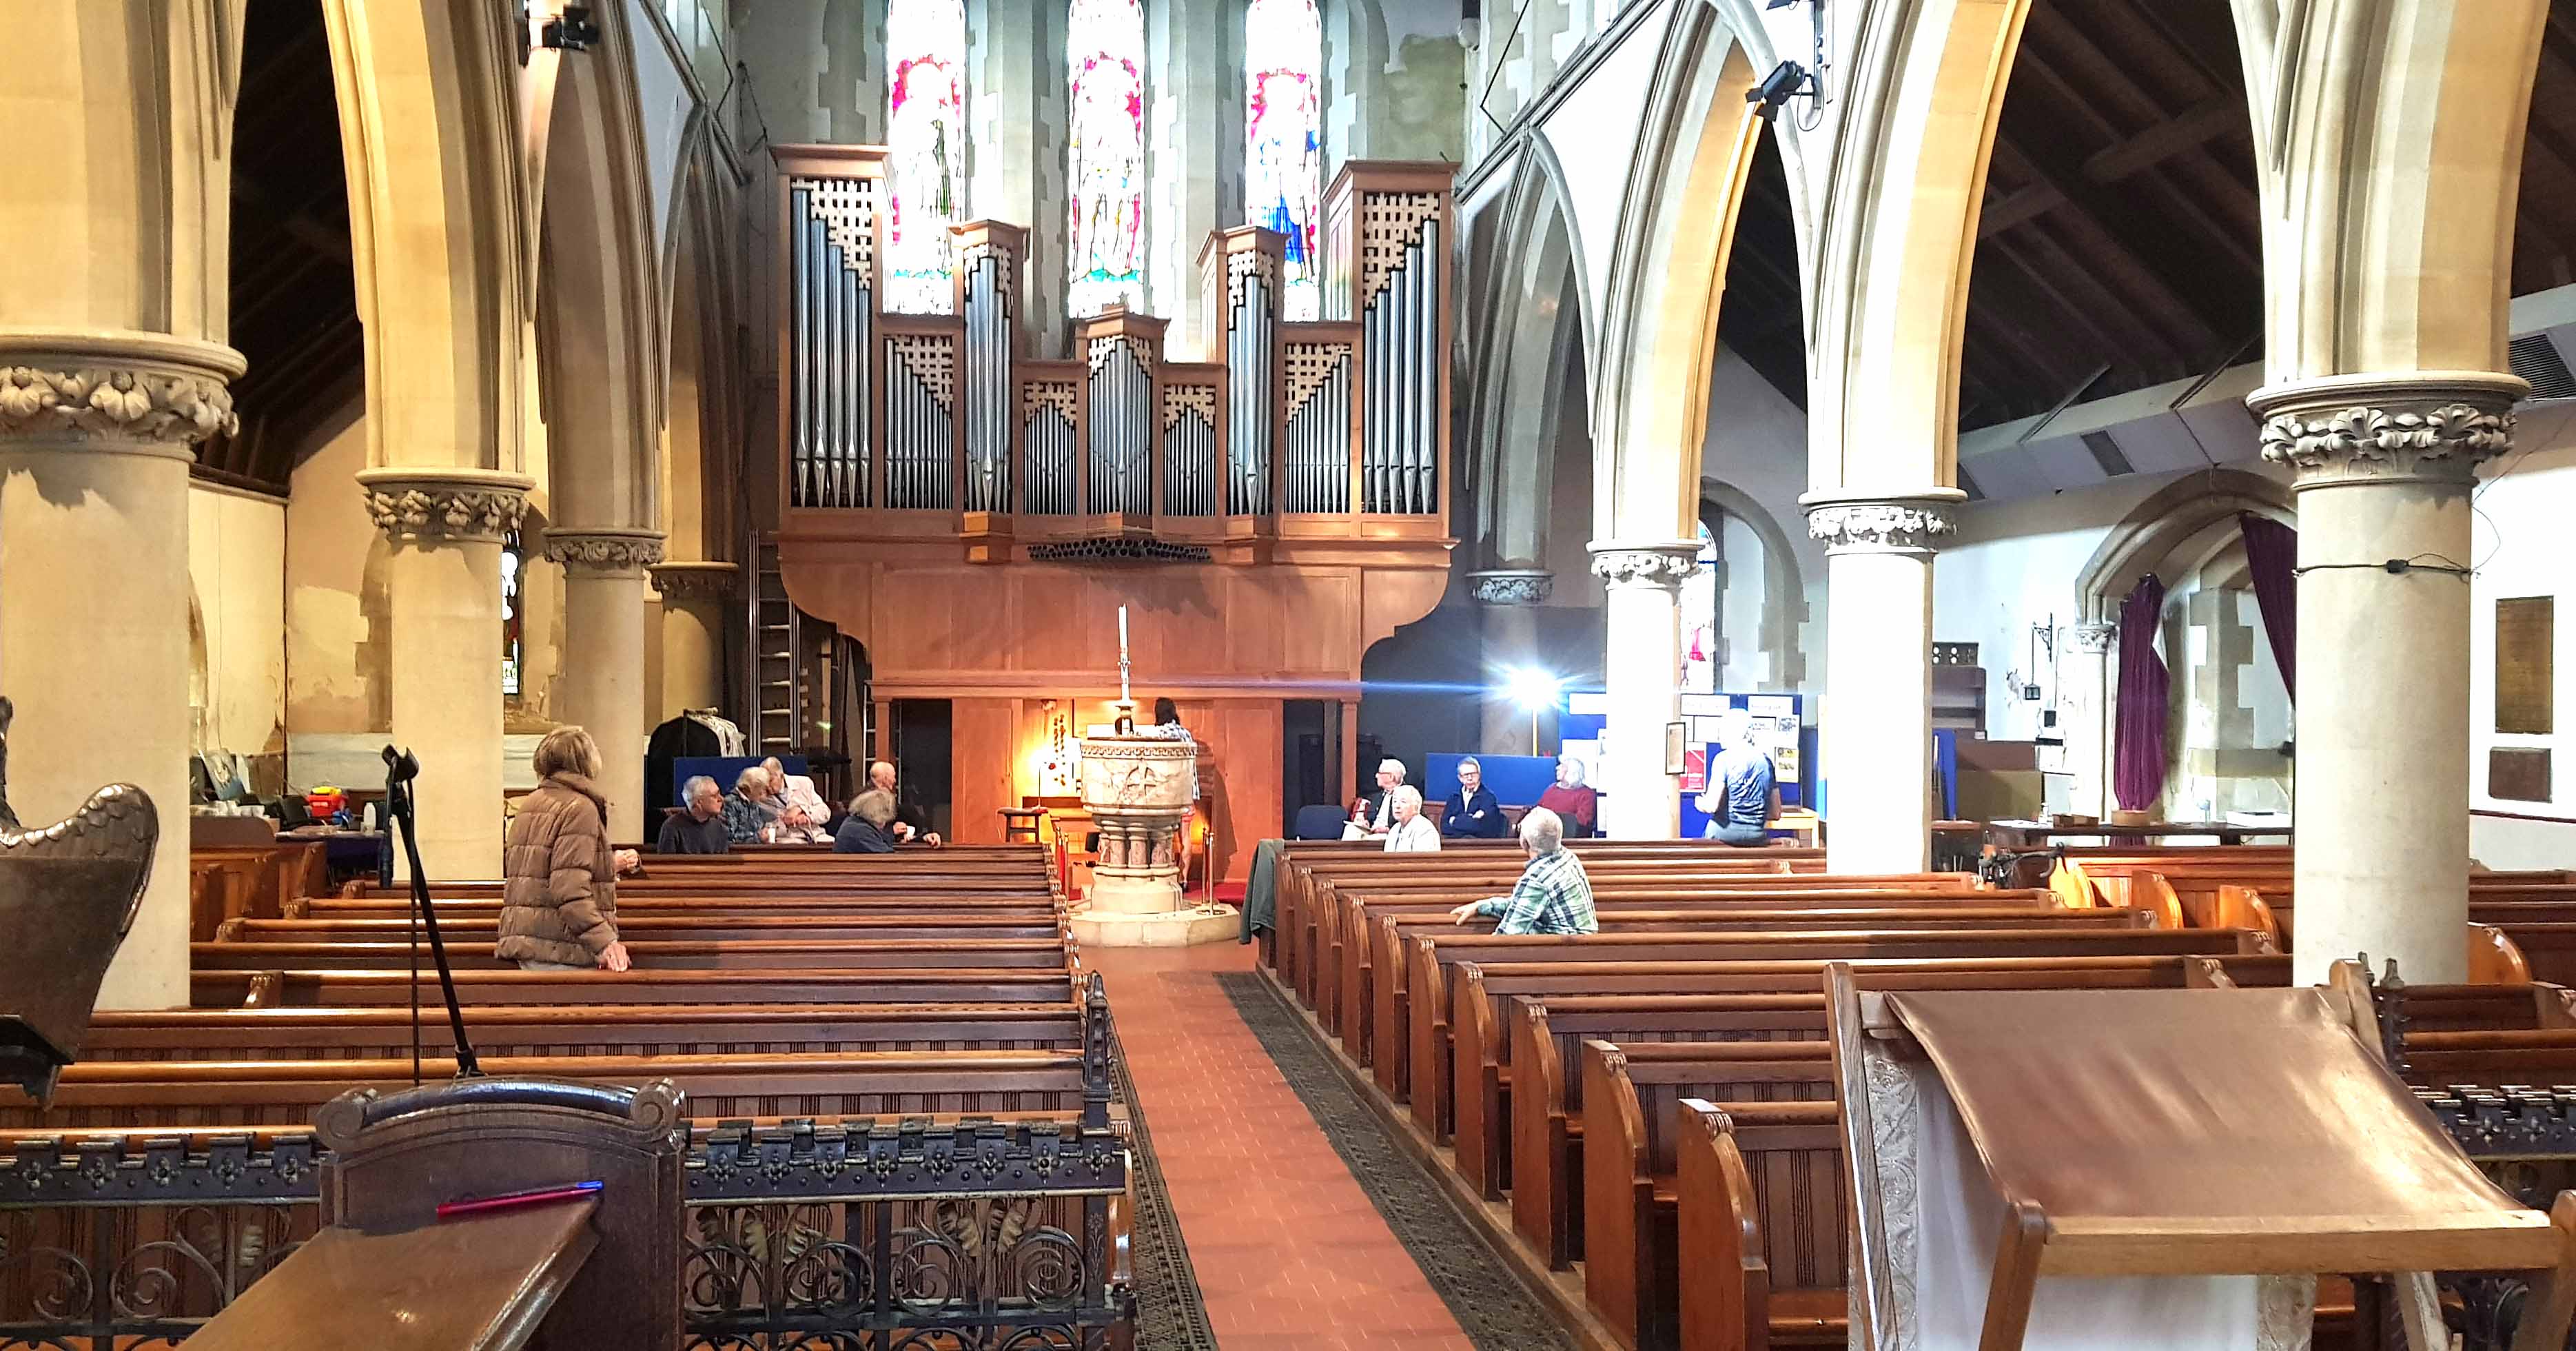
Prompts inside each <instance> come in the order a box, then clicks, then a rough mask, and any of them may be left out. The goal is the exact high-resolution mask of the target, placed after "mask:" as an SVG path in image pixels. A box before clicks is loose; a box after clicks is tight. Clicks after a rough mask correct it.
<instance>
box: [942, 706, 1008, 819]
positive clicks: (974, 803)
mask: <svg viewBox="0 0 2576 1351" xmlns="http://www.w3.org/2000/svg"><path fill="white" fill-rule="evenodd" d="M950 708H951V710H952V711H951V713H950V720H949V732H948V736H949V741H948V756H949V763H948V776H949V777H948V785H949V786H948V822H949V828H950V829H951V830H952V831H953V832H954V833H955V834H956V836H957V842H958V843H960V844H998V843H1000V842H1001V839H1002V817H1001V811H1002V808H1004V807H1016V806H1018V805H1020V790H1019V785H1018V777H1019V776H1018V772H1017V767H1018V764H1019V760H1020V750H1021V747H1020V701H1019V700H1017V699H958V700H955V701H953V702H952V703H951V705H950Z"/></svg>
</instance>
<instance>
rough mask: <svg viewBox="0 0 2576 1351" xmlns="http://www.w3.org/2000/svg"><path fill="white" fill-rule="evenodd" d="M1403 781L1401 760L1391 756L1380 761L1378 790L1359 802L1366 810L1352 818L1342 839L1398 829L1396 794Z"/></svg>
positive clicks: (1345, 828)
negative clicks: (1396, 822)
mask: <svg viewBox="0 0 2576 1351" xmlns="http://www.w3.org/2000/svg"><path fill="white" fill-rule="evenodd" d="M1403 782H1404V762H1403V761H1402V760H1398V759H1396V758H1394V757H1393V756H1389V757H1388V758H1386V759H1384V760H1380V761H1378V762H1377V788H1376V790H1375V791H1373V792H1370V793H1368V794H1366V795H1364V796H1363V797H1361V799H1360V801H1361V802H1362V803H1364V804H1366V808H1367V809H1366V810H1365V811H1363V812H1360V813H1356V814H1354V815H1353V816H1352V818H1351V823H1350V824H1349V825H1347V826H1344V827H1343V828H1342V838H1343V839H1345V840H1363V839H1366V838H1368V837H1369V836H1371V835H1383V834H1385V833H1387V832H1388V831H1390V830H1393V829H1395V805H1394V801H1393V794H1394V792H1395V789H1396V785H1398V784H1400V783H1403Z"/></svg>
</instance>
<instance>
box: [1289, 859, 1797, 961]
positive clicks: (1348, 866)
mask: <svg viewBox="0 0 2576 1351" xmlns="http://www.w3.org/2000/svg"><path fill="white" fill-rule="evenodd" d="M1567 847H1569V848H1572V849H1574V850H1575V853H1576V856H1577V857H1579V858H1581V859H1583V860H1584V866H1585V867H1586V868H1587V869H1593V870H1601V869H1609V868H1611V867H1613V865H1617V866H1618V867H1622V868H1630V869H1636V870H1643V871H1658V872H1673V871H1682V872H1687V873H1690V874H1691V875H1692V876H1695V877H1708V876H1714V875H1717V874H1721V873H1722V874H1725V875H1728V876H1735V877H1753V876H1771V875H1779V874H1785V873H1792V872H1795V873H1803V874H1821V873H1822V872H1823V871H1824V856H1823V853H1822V851H1820V850H1803V849H1760V850H1742V849H1729V848H1727V847H1726V846H1723V845H1717V844H1713V843H1710V842H1706V841H1694V840H1643V841H1636V840H1626V841H1623V840H1574V841H1568V842H1567ZM1524 862H1526V856H1525V855H1524V853H1523V852H1522V850H1521V847H1520V844H1519V842H1518V841H1514V840H1476V841H1453V842H1451V844H1450V846H1449V847H1444V848H1443V849H1442V850H1441V851H1440V852H1439V853H1437V854H1389V853H1387V852H1386V851H1385V848H1384V845H1383V843H1382V842H1380V841H1366V842H1359V841H1323V842H1303V841H1301V842H1296V843H1292V844H1290V845H1288V846H1287V847H1286V849H1285V850H1284V851H1283V852H1282V854H1281V856H1280V859H1279V863H1278V870H1277V873H1276V875H1275V878H1276V897H1275V899H1276V908H1277V914H1276V924H1277V930H1276V932H1277V934H1278V935H1280V936H1283V937H1284V936H1287V935H1291V934H1301V933H1302V932H1303V931H1304V930H1305V929H1306V928H1307V927H1309V926H1310V925H1311V923H1312V920H1311V918H1310V915H1311V911H1312V907H1313V905H1314V904H1315V901H1316V894H1317V890H1318V888H1321V887H1325V886H1329V885H1331V884H1334V883H1337V882H1345V881H1349V882H1360V881H1398V882H1400V881H1404V880H1407V879H1410V880H1412V881H1415V882H1428V881H1435V880H1438V879H1442V878H1457V877H1460V876H1462V875H1464V874H1472V875H1473V876H1475V877H1477V878H1499V879H1500V881H1501V882H1502V883H1504V884H1508V883H1509V880H1510V879H1511V878H1513V877H1517V876H1519V875H1520V869H1521V866H1522V864H1523V863H1524ZM1265 954H1266V956H1267V958H1268V959H1269V960H1270V961H1271V962H1272V963H1273V964H1274V965H1275V966H1276V967H1277V968H1278V969H1279V970H1280V971H1281V972H1282V973H1283V974H1293V973H1294V972H1295V971H1296V969H1297V963H1298V962H1299V961H1300V960H1302V957H1303V954H1302V953H1301V952H1300V951H1299V950H1298V948H1297V945H1295V944H1290V945H1289V946H1287V947H1286V948H1285V949H1284V950H1282V949H1280V948H1278V947H1277V946H1275V945H1274V946H1273V947H1272V948H1269V949H1265Z"/></svg>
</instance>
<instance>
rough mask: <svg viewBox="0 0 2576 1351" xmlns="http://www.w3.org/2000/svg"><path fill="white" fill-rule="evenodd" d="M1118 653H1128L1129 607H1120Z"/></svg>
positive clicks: (1122, 654) (1120, 654) (1123, 654)
mask: <svg viewBox="0 0 2576 1351" xmlns="http://www.w3.org/2000/svg"><path fill="white" fill-rule="evenodd" d="M1118 655H1119V656H1121V657H1124V656H1126V655H1127V607H1126V606H1124V605H1121V606H1119V607H1118Z"/></svg>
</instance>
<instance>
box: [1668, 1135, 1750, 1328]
mask: <svg viewBox="0 0 2576 1351" xmlns="http://www.w3.org/2000/svg"><path fill="white" fill-rule="evenodd" d="M1679 1124H1680V1128H1681V1133H1680V1139H1679V1151H1680V1172H1679V1174H1678V1176H1677V1183H1676V1186H1677V1189H1678V1191H1679V1195H1680V1200H1679V1209H1680V1216H1679V1231H1680V1242H1679V1254H1678V1255H1679V1259H1680V1269H1681V1270H1683V1271H1686V1272H1690V1273H1692V1279H1690V1280H1686V1281H1683V1282H1682V1283H1681V1334H1682V1345H1681V1351H1761V1348H1763V1347H1765V1346H1767V1345H1768V1344H1769V1342H1770V1326H1771V1313H1770V1305H1771V1267H1770V1263H1769V1262H1768V1260H1766V1258H1765V1257H1764V1255H1763V1248H1762V1222H1761V1217H1760V1215H1759V1213H1758V1212H1757V1210H1756V1209H1755V1205H1754V1193H1753V1178H1752V1175H1751V1173H1750V1172H1748V1171H1747V1170H1746V1168H1745V1166H1744V1155H1743V1153H1742V1152H1741V1151H1740V1150H1738V1149H1737V1148H1736V1147H1735V1126H1734V1122H1733V1121H1731V1120H1730V1119H1729V1118H1728V1117H1727V1115H1726V1113H1725V1112H1723V1111H1721V1110H1719V1108H1718V1107H1717V1105H1716V1104H1714V1103H1711V1102H1708V1101H1706V1100H1704V1099H1700V1098H1684V1099H1683V1100H1682V1103H1681V1119H1680V1123H1679Z"/></svg>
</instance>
